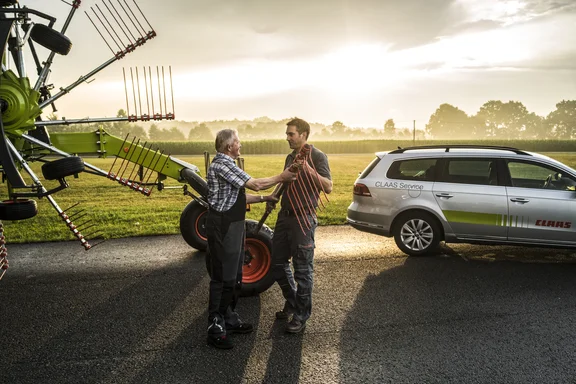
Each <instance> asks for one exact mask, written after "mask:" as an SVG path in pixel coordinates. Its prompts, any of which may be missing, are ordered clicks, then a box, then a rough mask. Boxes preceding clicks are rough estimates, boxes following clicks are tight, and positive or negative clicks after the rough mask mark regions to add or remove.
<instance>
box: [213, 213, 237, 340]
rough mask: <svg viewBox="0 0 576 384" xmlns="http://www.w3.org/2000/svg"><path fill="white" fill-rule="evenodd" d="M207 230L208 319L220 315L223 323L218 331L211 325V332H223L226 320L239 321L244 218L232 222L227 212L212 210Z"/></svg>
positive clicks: (220, 321) (228, 322)
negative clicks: (238, 302) (237, 307)
mask: <svg viewBox="0 0 576 384" xmlns="http://www.w3.org/2000/svg"><path fill="white" fill-rule="evenodd" d="M206 231H207V235H208V236H207V237H208V254H209V261H210V292H209V298H208V322H209V323H212V322H213V320H214V319H215V318H217V319H218V324H219V325H220V326H221V327H219V331H218V332H217V331H216V330H214V329H212V330H211V333H213V334H215V333H218V334H219V335H222V334H225V333H226V327H225V325H226V324H228V325H229V326H236V325H238V324H239V323H240V319H239V317H238V314H237V313H236V312H235V310H234V309H235V306H236V300H237V298H238V295H239V293H240V288H241V284H242V265H243V262H244V239H245V237H246V229H245V222H244V220H240V221H232V222H231V221H230V219H229V217H228V216H227V215H226V214H222V213H218V212H213V211H209V212H208V216H207V218H206Z"/></svg>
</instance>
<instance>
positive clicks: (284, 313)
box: [276, 302, 294, 320]
mask: <svg viewBox="0 0 576 384" xmlns="http://www.w3.org/2000/svg"><path fill="white" fill-rule="evenodd" d="M293 314H294V309H292V306H291V305H290V304H288V302H286V303H285V304H284V308H282V310H281V311H278V312H276V318H277V319H278V320H283V319H287V318H289V317H290V316H292V315H293Z"/></svg>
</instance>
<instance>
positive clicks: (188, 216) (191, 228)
mask: <svg viewBox="0 0 576 384" xmlns="http://www.w3.org/2000/svg"><path fill="white" fill-rule="evenodd" d="M207 213H208V209H207V208H206V207H204V206H203V205H202V204H200V203H199V202H198V201H196V200H192V201H191V202H189V203H188V205H187V206H186V207H185V208H184V210H183V211H182V214H181V215H180V233H181V234H182V237H183V238H184V241H186V243H188V245H189V246H191V247H192V248H196V249H197V250H199V251H205V250H206V248H207V247H208V239H207V238H206V215H207Z"/></svg>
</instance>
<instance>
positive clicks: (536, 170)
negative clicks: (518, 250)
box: [507, 160, 576, 245]
mask: <svg viewBox="0 0 576 384" xmlns="http://www.w3.org/2000/svg"><path fill="white" fill-rule="evenodd" d="M507 166H508V171H509V173H510V183H511V186H508V187H507V195H508V201H509V212H510V217H509V223H508V224H509V230H508V239H509V240H510V241H518V242H522V243H529V244H557V245H562V244H565V245H575V244H576V236H575V232H576V190H575V187H576V179H575V178H574V177H573V176H571V175H569V174H567V173H566V172H563V171H562V170H560V169H557V168H555V167H553V166H551V165H547V164H541V163H538V162H533V161H517V160H508V161H507Z"/></svg>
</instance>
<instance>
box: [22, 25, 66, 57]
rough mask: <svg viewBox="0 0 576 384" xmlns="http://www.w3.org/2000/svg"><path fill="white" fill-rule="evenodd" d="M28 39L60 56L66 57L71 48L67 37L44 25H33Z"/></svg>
mask: <svg viewBox="0 0 576 384" xmlns="http://www.w3.org/2000/svg"><path fill="white" fill-rule="evenodd" d="M30 38H31V39H32V40H33V41H34V42H36V43H38V44H40V45H41V46H43V47H44V48H46V49H49V50H51V51H52V52H56V53H59V54H60V55H67V54H68V53H69V52H70V49H71V48H72V42H71V41H70V39H69V38H68V37H66V36H65V35H63V34H61V33H60V32H58V31H55V30H53V29H52V28H50V27H49V26H47V25H44V24H34V26H33V27H32V31H31V32H30Z"/></svg>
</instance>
